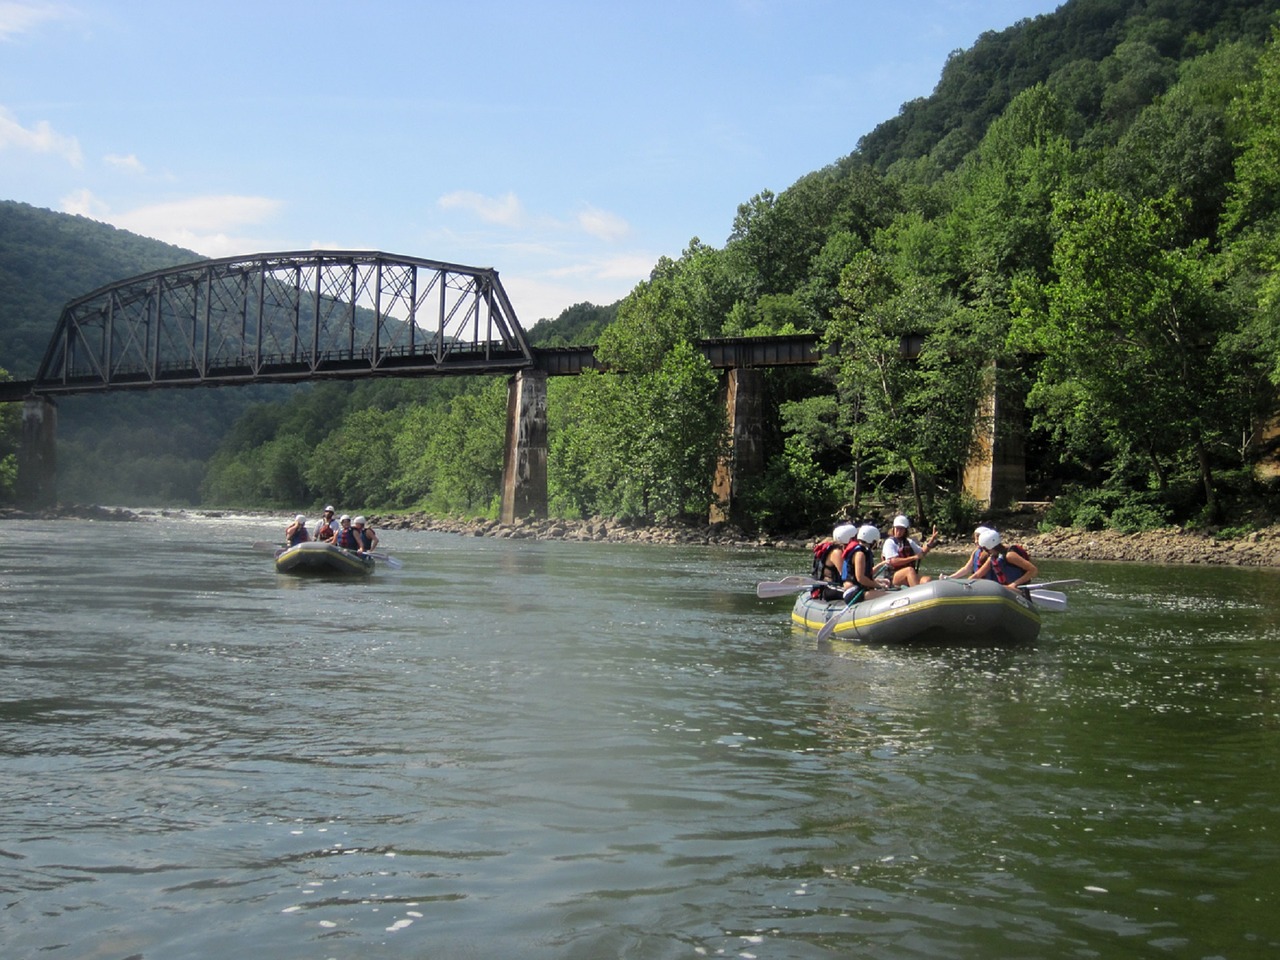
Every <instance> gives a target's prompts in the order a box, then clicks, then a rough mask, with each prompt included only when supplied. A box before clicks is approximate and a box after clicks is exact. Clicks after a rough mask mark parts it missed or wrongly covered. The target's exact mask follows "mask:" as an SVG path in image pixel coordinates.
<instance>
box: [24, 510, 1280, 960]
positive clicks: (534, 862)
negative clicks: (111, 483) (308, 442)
mask: <svg viewBox="0 0 1280 960" xmlns="http://www.w3.org/2000/svg"><path fill="white" fill-rule="evenodd" d="M7 530H8V532H9V535H10V537H11V539H14V540H15V542H21V543H23V544H24V545H26V546H27V547H28V548H29V549H28V550H27V551H26V552H25V553H23V554H18V553H15V552H11V553H9V554H8V555H7V556H6V557H5V558H4V559H3V560H2V561H0V584H3V588H4V589H3V592H0V630H2V631H3V641H0V668H2V669H3V671H4V677H5V691H4V694H3V697H0V750H2V751H3V758H4V763H3V767H0V771H2V772H0V800H2V801H3V804H4V810H5V813H6V820H5V830H4V832H3V834H2V835H0V887H3V889H4V892H5V899H4V903H5V911H4V914H3V930H4V941H5V943H6V946H7V947H8V949H7V950H6V955H7V956H23V957H26V956H36V955H43V954H49V955H52V956H64V957H104V958H120V957H131V956H137V957H147V958H154V957H175V956H200V957H202V958H209V957H212V958H220V957H236V958H239V957H240V956H242V955H244V954H246V953H250V954H251V955H254V956H271V957H282V958H289V957H299V958H303V957H306V958H310V957H364V956H369V955H371V954H375V953H376V954H377V955H386V956H395V957H400V956H403V957H413V958H418V957H424V956H432V957H470V956H478V955H481V954H484V955H497V956H521V957H582V958H599V957H610V956H626V957H629V958H632V957H639V958H646V957H698V956H718V955H723V956H735V957H760V958H764V957H795V958H807V957H849V956H873V957H885V958H899V957H901V958H916V957H943V956H945V957H964V958H967V957H973V958H978V957H983V958H986V957H996V956H998V957H1013V956H1025V957H1063V958H1067V957H1072V958H1075V957H1087V956H1105V957H1112V956H1133V957H1146V956H1175V957H1183V956H1185V957H1206V956H1221V957H1227V958H1233V957H1242V958H1248V957H1256V956H1264V955H1269V954H1270V953H1272V952H1274V951H1276V950H1277V949H1278V947H1280V921H1278V920H1277V919H1276V918H1277V915H1278V914H1277V911H1276V909H1275V907H1276V903H1275V900H1276V897H1277V892H1276V891H1277V890H1280V882H1277V881H1280V868H1278V867H1277V866H1276V864H1277V862H1280V860H1278V858H1277V853H1278V852H1280V851H1278V850H1277V840H1276V838H1277V836H1278V835H1280V816H1278V815H1277V811H1278V810H1280V801H1277V799H1276V797H1275V794H1274V786H1273V785H1274V783H1275V765H1276V758H1277V756H1280V751H1278V750H1277V747H1278V746H1280V732H1278V731H1277V719H1278V718H1280V710H1278V709H1277V703H1278V702H1280V696H1278V694H1277V684H1276V676H1277V663H1278V661H1280V658H1278V657H1277V652H1276V651H1277V639H1278V638H1280V626H1278V624H1277V611H1278V610H1280V577H1278V576H1277V575H1276V573H1275V572H1273V571H1257V570H1204V569H1178V568H1174V569H1171V568H1165V567H1136V566H1127V565H1089V566H1087V567H1086V566H1084V565H1072V564H1065V563H1050V564H1047V565H1046V566H1047V567H1048V568H1051V569H1046V570H1045V573H1046V575H1051V576H1053V577H1055V578H1057V577H1071V576H1079V577H1083V578H1084V579H1086V580H1087V581H1088V583H1087V584H1085V585H1083V586H1080V587H1073V588H1068V589H1069V591H1070V597H1071V600H1070V605H1069V608H1068V609H1067V610H1066V611H1064V612H1062V613H1050V614H1046V615H1045V626H1044V630H1043V632H1042V634H1041V637H1040V639H1039V641H1037V643H1036V644H1034V645H1033V646H1031V647H1028V648H1023V649H1017V650H989V649H988V650H969V649H934V650H901V649H883V648H865V647H857V646H852V645H849V644H847V643H833V644H830V645H828V646H826V647H825V648H824V649H817V648H815V646H814V643H813V640H812V637H806V636H805V635H803V634H800V633H794V632H793V631H792V630H791V627H790V625H789V622H788V617H787V611H788V609H789V605H790V604H789V601H788V600H786V599H785V598H784V599H781V600H776V601H760V600H758V599H756V598H755V596H754V585H755V582H756V581H757V580H763V579H776V578H777V577H778V576H780V575H783V574H787V573H794V572H797V571H802V568H803V566H804V562H803V558H798V557H790V556H785V555H783V554H779V553H774V552H770V551H763V552H756V551H742V552H735V551H729V550H719V549H706V548H698V549H693V548H667V547H660V548H648V547H640V546H608V545H600V544H547V543H542V544H539V543H529V542H510V541H492V540H473V539H464V538H455V537H447V536H438V535H431V534H413V533H395V532H393V533H391V534H389V535H388V536H387V538H386V540H387V542H386V544H385V545H384V546H385V549H387V551H388V552H390V553H392V554H393V555H395V556H398V557H399V558H400V559H402V560H403V561H404V568H403V569H402V570H399V571H389V570H387V569H385V568H383V569H380V570H379V571H378V572H377V573H375V574H374V575H373V576H372V577H371V578H369V579H368V580H360V581H356V582H346V581H342V580H308V579H304V578H291V577H283V576H279V575H277V574H276V573H275V572H274V570H273V568H272V565H271V562H270V557H269V555H264V554H261V553H256V552H254V551H253V550H252V549H251V547H250V544H251V543H252V542H253V541H255V540H262V539H264V538H270V537H272V536H274V534H275V532H276V531H275V530H274V528H272V529H269V530H268V529H264V528H263V527H262V526H261V525H255V524H254V523H252V522H251V521H248V520H237V519H234V518H229V519H223V520H219V521H216V522H206V523H196V522H191V521H167V522H163V523H147V524H93V523H71V522H58V523H35V522H32V523H27V522H21V523H10V524H8V525H7Z"/></svg>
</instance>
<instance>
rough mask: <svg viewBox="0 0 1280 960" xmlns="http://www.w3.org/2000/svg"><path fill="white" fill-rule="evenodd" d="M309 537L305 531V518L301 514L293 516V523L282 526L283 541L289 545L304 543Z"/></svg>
mask: <svg viewBox="0 0 1280 960" xmlns="http://www.w3.org/2000/svg"><path fill="white" fill-rule="evenodd" d="M310 539H311V535H310V534H309V533H307V518H306V517H304V516H303V515H302V514H298V515H297V516H296V517H294V518H293V523H291V524H289V525H288V526H287V527H285V528H284V542H285V543H286V544H288V545H289V546H291V547H296V546H297V545H298V544H300V543H306V542H307V541H308V540H310Z"/></svg>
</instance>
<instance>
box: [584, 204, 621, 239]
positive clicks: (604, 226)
mask: <svg viewBox="0 0 1280 960" xmlns="http://www.w3.org/2000/svg"><path fill="white" fill-rule="evenodd" d="M578 226H579V227H581V228H582V230H583V231H584V232H585V233H587V234H589V235H590V236H593V237H595V238H596V239H597V240H604V241H605V242H606V243H616V242H617V241H619V240H621V239H623V238H624V237H625V236H627V235H628V234H629V233H630V232H631V224H629V223H627V221H626V220H624V219H622V217H620V216H618V215H617V214H614V213H610V212H609V211H607V210H601V209H599V208H598V207H587V208H586V209H584V210H582V211H580V212H579V213H578Z"/></svg>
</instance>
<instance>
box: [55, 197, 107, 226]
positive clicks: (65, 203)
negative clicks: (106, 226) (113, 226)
mask: <svg viewBox="0 0 1280 960" xmlns="http://www.w3.org/2000/svg"><path fill="white" fill-rule="evenodd" d="M61 207H62V212H63V213H71V214H78V215H80V216H82V217H89V218H91V219H93V220H104V221H105V220H106V218H107V210H108V207H107V205H106V204H105V203H103V202H102V201H101V200H99V199H98V198H97V197H95V196H94V195H93V194H92V193H91V192H90V191H88V190H77V191H76V192H75V193H70V194H67V196H65V197H63V198H62V202H61Z"/></svg>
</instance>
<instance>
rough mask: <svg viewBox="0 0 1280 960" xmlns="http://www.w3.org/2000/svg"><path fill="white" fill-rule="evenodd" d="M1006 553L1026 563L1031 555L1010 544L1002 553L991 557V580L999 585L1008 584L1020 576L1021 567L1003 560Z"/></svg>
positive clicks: (1018, 546) (1018, 545)
mask: <svg viewBox="0 0 1280 960" xmlns="http://www.w3.org/2000/svg"><path fill="white" fill-rule="evenodd" d="M1006 553H1016V554H1017V555H1018V556H1020V557H1021V558H1022V559H1023V560H1026V561H1027V562H1028V563H1029V562H1030V561H1031V554H1029V553H1027V550H1026V548H1025V547H1023V546H1022V545H1020V544H1017V543H1011V544H1009V546H1008V547H1006V548H1005V549H1004V551H1003V552H996V553H993V554H992V555H991V573H992V576H993V579H995V580H998V581H999V582H1000V583H1004V584H1009V583H1013V581H1015V580H1017V579H1018V577H1020V576H1022V573H1023V570H1022V568H1021V567H1016V566H1014V565H1013V564H1012V563H1010V562H1009V561H1008V560H1006V559H1005V558H1004V555H1005V554H1006Z"/></svg>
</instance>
